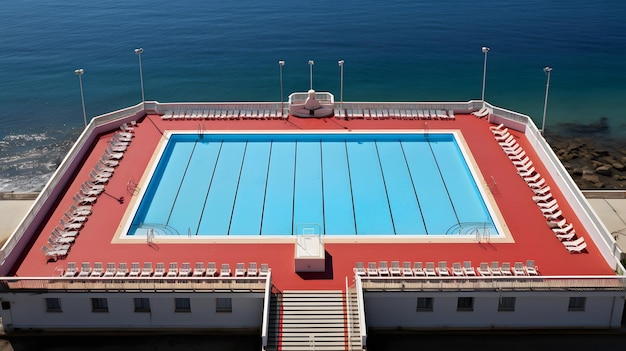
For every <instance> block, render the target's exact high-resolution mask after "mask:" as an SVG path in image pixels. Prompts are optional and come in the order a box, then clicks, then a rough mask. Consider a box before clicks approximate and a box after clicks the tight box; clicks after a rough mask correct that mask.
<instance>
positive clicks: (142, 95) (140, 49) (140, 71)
mask: <svg viewBox="0 0 626 351" xmlns="http://www.w3.org/2000/svg"><path fill="white" fill-rule="evenodd" d="M142 52H143V48H138V49H135V54H137V57H139V82H140V83H141V104H142V105H144V106H143V107H144V108H145V103H146V99H145V97H144V93H143V68H142V67H141V53H142Z"/></svg>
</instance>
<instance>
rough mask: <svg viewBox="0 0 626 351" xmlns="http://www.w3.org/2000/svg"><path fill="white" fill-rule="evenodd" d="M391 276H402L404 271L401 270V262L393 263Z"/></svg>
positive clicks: (390, 269) (390, 271) (390, 270)
mask: <svg viewBox="0 0 626 351" xmlns="http://www.w3.org/2000/svg"><path fill="white" fill-rule="evenodd" d="M389 274H391V275H392V276H399V275H401V274H402V269H401V268H400V261H391V267H390V268H389Z"/></svg>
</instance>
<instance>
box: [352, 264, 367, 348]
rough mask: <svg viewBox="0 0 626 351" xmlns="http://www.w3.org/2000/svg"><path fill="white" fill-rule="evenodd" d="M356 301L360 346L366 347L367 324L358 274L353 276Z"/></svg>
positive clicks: (361, 286) (361, 285)
mask: <svg viewBox="0 0 626 351" xmlns="http://www.w3.org/2000/svg"><path fill="white" fill-rule="evenodd" d="M355 289H356V301H357V305H358V309H359V334H360V337H361V347H362V348H363V349H364V350H365V349H367V325H366V324H365V301H364V299H363V284H362V282H361V277H360V276H358V275H357V276H355Z"/></svg>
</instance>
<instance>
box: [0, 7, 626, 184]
mask: <svg viewBox="0 0 626 351" xmlns="http://www.w3.org/2000/svg"><path fill="white" fill-rule="evenodd" d="M625 17H626V2H625V1H623V0H597V1H586V2H574V1H565V0H552V1H543V0H542V1H539V0H526V1H524V0H522V1H520V0H515V1H513V0H483V1H467V0H449V1H433V0H423V1H415V0H397V1H373V0H359V1H353V0H345V1H330V0H318V1H299V0H295V1H294V0H266V1H258V0H254V1H252V0H233V1H214V0H185V1H158V0H157V1H154V0H152V1H147V0H134V1H122V0H107V1H96V0H83V1H68V0H44V1H41V0H20V1H12V2H6V3H4V4H3V5H2V6H0V34H1V35H0V49H1V50H0V122H1V123H0V191H12V190H13V191H36V190H39V189H41V188H42V187H43V186H44V184H45V182H46V181H47V180H48V179H49V177H50V175H51V174H52V172H53V171H54V170H55V169H56V167H57V166H58V164H59V162H60V161H61V160H62V158H63V157H64V155H65V153H66V152H67V150H68V149H69V147H70V146H71V144H72V143H73V141H74V140H75V139H76V137H77V136H78V134H79V133H80V131H81V128H82V127H83V115H82V106H81V98H80V89H79V81H78V78H77V76H76V75H75V74H74V70H75V69H77V68H83V69H84V70H85V74H84V75H83V77H82V78H83V90H84V96H85V106H86V112H87V116H88V118H91V117H93V116H97V115H99V114H102V113H106V112H110V111H113V110H116V109H119V108H123V107H126V106H129V105H134V104H136V103H138V102H139V101H140V100H141V90H140V82H139V62H138V56H137V55H136V54H135V53H134V49H135V48H137V47H143V48H144V50H145V51H144V53H143V54H142V56H141V59H142V66H143V75H144V85H145V95H146V99H147V100H157V101H160V102H175V101H280V87H279V66H278V60H284V61H285V66H284V68H283V83H284V91H285V95H288V94H289V93H291V92H293V91H303V90H306V89H308V86H309V65H308V60H314V61H315V64H314V66H313V87H314V88H315V89H316V90H322V91H330V92H332V93H334V94H335V96H337V97H338V96H339V67H338V64H337V60H339V59H343V60H345V66H344V100H345V101H467V100H470V99H480V97H481V89H482V76H483V60H484V54H483V53H482V51H481V47H482V46H488V47H490V48H491V51H490V52H489V53H488V55H487V84H486V91H485V98H486V100H487V101H489V102H490V103H492V104H495V105H497V106H501V107H504V108H507V109H511V110H515V111H519V112H521V113H525V114H527V115H529V116H531V117H532V118H533V119H534V120H535V122H536V123H537V124H540V123H541V118H542V113H543V104H544V97H545V91H546V80H547V79H546V78H547V77H546V75H545V73H544V72H543V68H544V67H545V66H551V67H553V68H554V70H553V71H552V73H551V77H550V90H549V101H548V113H547V122H546V131H548V132H549V131H555V132H556V131H559V130H561V129H562V128H561V126H562V124H563V123H568V122H574V123H591V122H596V121H597V120H598V119H599V118H600V117H606V118H608V121H609V125H610V131H609V132H608V133H607V134H601V135H594V137H597V138H602V139H605V138H608V137H612V138H623V137H624V136H626V132H624V129H626V128H624V127H625V126H626V122H625V120H624V114H625V112H624V111H626V106H625V105H626V103H625V102H624V101H625V99H624V97H625V96H626V60H625V59H624V57H626V21H625V20H624V18H625Z"/></svg>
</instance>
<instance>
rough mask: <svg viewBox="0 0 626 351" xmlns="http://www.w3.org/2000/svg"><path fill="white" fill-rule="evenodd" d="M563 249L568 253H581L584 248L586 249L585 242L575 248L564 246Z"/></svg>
mask: <svg viewBox="0 0 626 351" xmlns="http://www.w3.org/2000/svg"><path fill="white" fill-rule="evenodd" d="M565 248H566V249H567V251H569V252H570V253H581V252H583V250H584V249H585V248H587V242H582V243H581V244H579V245H577V246H565Z"/></svg>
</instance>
